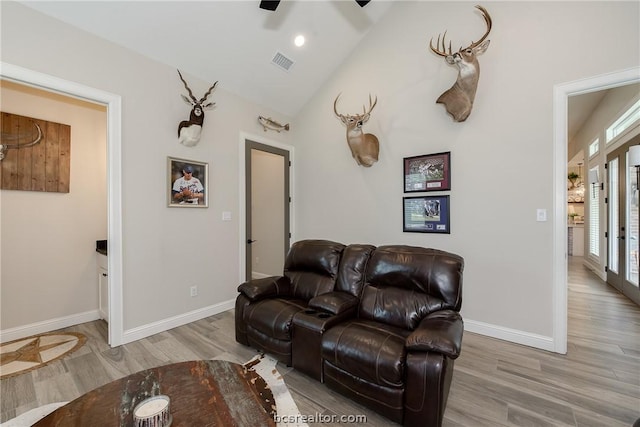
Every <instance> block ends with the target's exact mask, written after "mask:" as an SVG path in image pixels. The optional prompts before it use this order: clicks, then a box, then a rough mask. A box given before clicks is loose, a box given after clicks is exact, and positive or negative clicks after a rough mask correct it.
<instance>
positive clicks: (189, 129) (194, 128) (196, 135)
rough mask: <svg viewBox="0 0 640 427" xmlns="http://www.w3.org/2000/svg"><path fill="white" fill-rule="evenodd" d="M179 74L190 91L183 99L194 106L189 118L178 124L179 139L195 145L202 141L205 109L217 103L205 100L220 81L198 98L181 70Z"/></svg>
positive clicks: (182, 142)
mask: <svg viewBox="0 0 640 427" xmlns="http://www.w3.org/2000/svg"><path fill="white" fill-rule="evenodd" d="M178 75H179V76H180V80H182V83H184V87H185V89H187V92H189V97H186V96H185V95H181V96H182V99H183V100H184V101H185V102H186V103H187V104H189V105H191V106H193V108H192V109H191V115H190V116H189V120H185V121H182V122H180V124H179V125H178V141H179V142H180V144H182V145H186V146H187V147H193V146H194V145H196V144H198V142H200V134H201V133H202V124H203V123H204V110H208V109H211V108H213V107H214V106H215V105H216V103H215V102H207V103H206V104H205V101H206V100H207V98H208V97H209V95H211V92H212V91H213V89H215V87H216V85H217V84H218V82H215V83H214V84H213V86H211V87H210V88H209V90H208V91H207V93H205V94H204V96H203V97H202V98H200V100H198V99H196V97H195V96H193V92H191V89H189V86H188V85H187V82H186V81H184V79H183V78H182V74H180V70H178Z"/></svg>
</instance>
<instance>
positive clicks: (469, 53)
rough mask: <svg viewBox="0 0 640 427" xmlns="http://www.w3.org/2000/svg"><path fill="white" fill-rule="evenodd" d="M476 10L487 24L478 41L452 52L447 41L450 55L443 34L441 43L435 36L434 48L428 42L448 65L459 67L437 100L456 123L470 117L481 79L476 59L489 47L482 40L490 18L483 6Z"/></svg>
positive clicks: (430, 45)
mask: <svg viewBox="0 0 640 427" xmlns="http://www.w3.org/2000/svg"><path fill="white" fill-rule="evenodd" d="M476 8H478V9H479V10H480V12H481V13H482V16H483V18H484V21H485V23H486V24H487V31H486V32H485V33H484V35H483V36H482V37H481V38H480V39H479V40H478V41H477V42H471V44H470V45H469V46H467V47H465V48H460V50H458V51H457V52H455V53H453V52H451V42H449V52H446V51H445V49H446V48H445V37H446V35H447V33H446V31H445V33H444V35H443V36H442V42H441V41H440V35H438V41H437V42H436V47H433V38H432V39H431V41H430V42H429V47H430V48H431V50H432V51H433V52H434V53H436V54H438V55H440V56H442V57H444V58H445V60H446V61H447V63H448V64H450V65H455V66H456V67H458V78H457V80H456V82H455V83H454V84H453V86H451V89H449V90H447V91H446V92H444V93H443V94H442V95H440V97H439V98H438V100H437V101H436V103H437V104H444V106H445V108H446V109H447V113H449V114H451V115H452V116H453V120H454V121H456V122H464V121H465V120H466V119H467V117H469V114H471V108H472V107H473V100H474V98H475V97H476V89H477V88H478V77H479V76H480V64H479V63H478V59H477V58H476V57H477V56H478V55H480V54H482V53H484V51H485V50H487V47H489V41H490V40H486V41H485V39H486V38H487V36H488V35H489V32H490V31H491V16H489V12H487V10H486V9H485V8H484V7H482V6H476Z"/></svg>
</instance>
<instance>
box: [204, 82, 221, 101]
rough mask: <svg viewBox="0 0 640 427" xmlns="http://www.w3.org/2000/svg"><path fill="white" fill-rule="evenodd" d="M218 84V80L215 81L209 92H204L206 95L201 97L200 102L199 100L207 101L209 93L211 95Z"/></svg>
mask: <svg viewBox="0 0 640 427" xmlns="http://www.w3.org/2000/svg"><path fill="white" fill-rule="evenodd" d="M217 84H218V82H215V83H214V84H213V86H211V87H210V88H209V90H208V91H207V93H205V94H204V96H203V97H202V99H200V102H199V103H200V104H202V103H203V102H204V101H206V99H207V98H208V97H209V95H211V91H212V90H213V89H215V88H216V85H217Z"/></svg>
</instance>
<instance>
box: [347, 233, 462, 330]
mask: <svg viewBox="0 0 640 427" xmlns="http://www.w3.org/2000/svg"><path fill="white" fill-rule="evenodd" d="M463 269H464V260H463V259H462V257H460V256H458V255H455V254H452V253H448V252H444V251H440V250H437V249H427V248H420V247H414V246H404V245H394V246H380V247H378V248H377V249H376V250H375V251H374V252H373V254H372V255H371V258H370V260H369V262H368V264H367V269H366V278H365V286H364V289H363V292H362V297H361V300H360V306H359V316H360V317H361V318H364V319H370V320H375V321H378V322H382V323H386V324H390V325H393V326H398V327H401V328H405V329H409V330H413V329H415V328H416V327H417V326H418V324H419V323H420V321H421V320H422V319H423V318H424V317H425V316H426V315H428V314H429V313H432V312H434V311H437V310H443V309H450V310H455V311H459V310H460V307H461V305H462V271H463Z"/></svg>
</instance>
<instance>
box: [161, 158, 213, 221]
mask: <svg viewBox="0 0 640 427" xmlns="http://www.w3.org/2000/svg"><path fill="white" fill-rule="evenodd" d="M167 175H168V180H167V187H168V188H167V204H168V205H169V207H176V208H206V207H208V206H209V191H208V190H209V188H208V182H209V165H208V164H207V163H202V162H196V161H193V160H185V159H177V158H175V157H167Z"/></svg>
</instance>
